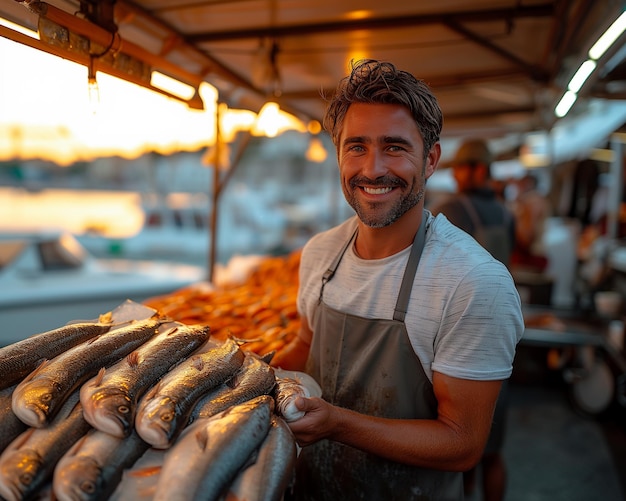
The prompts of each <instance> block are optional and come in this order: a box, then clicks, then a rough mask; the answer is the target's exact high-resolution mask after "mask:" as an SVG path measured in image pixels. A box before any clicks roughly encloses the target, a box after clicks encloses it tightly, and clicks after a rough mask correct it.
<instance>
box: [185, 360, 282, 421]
mask: <svg viewBox="0 0 626 501" xmlns="http://www.w3.org/2000/svg"><path fill="white" fill-rule="evenodd" d="M275 384H276V376H275V375H274V369H273V367H271V366H270V365H269V364H268V363H267V362H266V358H265V357H259V356H258V355H256V354H255V353H252V352H246V358H245V360H244V363H243V365H242V366H241V368H240V369H239V370H238V371H237V373H236V374H235V375H234V376H233V377H232V378H231V379H230V380H228V381H226V382H225V383H223V384H221V385H220V386H217V387H216V388H214V389H213V390H212V391H210V392H208V393H207V394H206V395H205V396H203V397H202V399H200V400H199V401H198V404H197V405H196V407H195V408H194V409H193V411H192V413H191V416H190V418H191V419H192V420H193V419H198V418H206V417H211V416H213V415H215V414H217V413H218V412H221V411H223V410H225V409H228V408H229V407H231V406H233V405H237V404H240V403H242V402H245V401H247V400H251V399H252V398H254V397H257V396H259V395H267V394H269V393H270V392H271V391H272V389H273V388H274V385H275Z"/></svg>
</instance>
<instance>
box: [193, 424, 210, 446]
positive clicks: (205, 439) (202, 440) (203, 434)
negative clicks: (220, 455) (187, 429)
mask: <svg viewBox="0 0 626 501" xmlns="http://www.w3.org/2000/svg"><path fill="white" fill-rule="evenodd" d="M196 442H197V443H198V446H199V447H200V450H201V451H203V452H204V451H206V449H207V447H208V445H209V433H208V432H207V430H206V426H202V427H201V428H200V429H199V430H198V431H197V432H196Z"/></svg>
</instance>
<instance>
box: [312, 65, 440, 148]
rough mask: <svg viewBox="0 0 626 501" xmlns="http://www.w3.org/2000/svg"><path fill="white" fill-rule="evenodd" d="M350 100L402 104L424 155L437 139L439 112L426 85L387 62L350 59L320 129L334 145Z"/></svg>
mask: <svg viewBox="0 0 626 501" xmlns="http://www.w3.org/2000/svg"><path fill="white" fill-rule="evenodd" d="M353 103H368V104H399V105H402V106H406V107H407V108H408V109H409V111H410V112H411V116H413V118H414V120H415V124H416V125H417V128H418V130H419V131H420V134H421V135H422V140H423V141H424V154H425V155H426V154H427V153H428V152H429V151H430V149H431V148H432V147H433V146H434V145H435V143H437V142H438V141H439V136H440V134H441V129H442V127H443V113H442V112H441V108H440V107H439V103H438V102H437V98H436V97H435V95H434V94H433V93H432V91H431V89H430V87H428V85H427V84H426V83H425V82H424V81H423V80H419V79H417V78H415V77H414V76H413V75H411V74H410V73H408V72H406V71H402V70H398V69H396V67H395V66H394V65H393V64H392V63H389V62H384V61H377V60H375V59H364V60H361V61H357V62H354V61H353V62H352V71H351V73H350V75H348V76H346V77H344V78H343V79H342V80H341V81H340V82H339V84H338V86H337V90H336V91H335V94H334V95H333V96H332V98H331V99H330V102H329V104H328V107H327V109H326V114H325V116H324V122H323V123H324V128H325V129H326V130H327V131H328V132H329V133H330V135H331V137H332V139H333V142H334V143H335V145H336V144H337V141H338V138H339V133H340V130H341V127H342V126H343V120H344V118H345V116H346V112H347V111H348V108H349V107H350V105H351V104H353Z"/></svg>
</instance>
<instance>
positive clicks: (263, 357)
mask: <svg viewBox="0 0 626 501" xmlns="http://www.w3.org/2000/svg"><path fill="white" fill-rule="evenodd" d="M274 355H276V350H272V351H270V352H268V353H265V354H263V355H261V360H263V362H265V363H266V364H269V363H270V362H271V361H272V358H274Z"/></svg>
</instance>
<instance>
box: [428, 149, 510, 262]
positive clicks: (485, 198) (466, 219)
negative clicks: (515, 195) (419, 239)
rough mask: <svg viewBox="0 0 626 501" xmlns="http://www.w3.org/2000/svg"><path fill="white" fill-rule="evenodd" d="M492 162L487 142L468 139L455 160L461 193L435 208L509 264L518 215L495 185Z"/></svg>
mask: <svg viewBox="0 0 626 501" xmlns="http://www.w3.org/2000/svg"><path fill="white" fill-rule="evenodd" d="M491 163H492V154H491V151H490V150H489V147H488V146H487V143H486V142H485V141H483V140H481V139H469V140H466V141H464V142H463V143H462V144H461V146H460V147H459V149H458V150H457V151H456V154H455V155H454V158H453V160H452V175H453V177H454V180H455V181H456V186H457V194H456V195H455V196H454V197H450V198H449V199H447V200H446V201H445V202H443V203H442V204H441V205H439V206H437V207H432V208H431V210H432V212H433V214H438V213H443V214H445V215H446V217H447V218H448V220H449V221H450V222H451V223H452V224H454V225H455V226H458V227H459V228H461V229H462V230H465V231H466V232H467V233H469V234H470V235H472V236H473V237H474V238H475V239H476V240H477V241H478V243H480V244H481V245H482V246H483V247H484V248H485V249H487V250H488V251H489V252H490V253H491V255H492V256H493V257H495V258H496V259H498V260H499V261H501V262H502V263H504V264H505V265H506V266H507V267H508V266H509V265H510V260H511V254H512V252H513V247H514V244H515V218H514V216H513V214H512V213H511V212H510V211H509V210H508V209H507V207H506V206H505V204H504V202H502V201H501V200H500V199H499V198H498V197H497V194H496V192H495V191H494V189H493V187H492V182H493V181H492V178H491Z"/></svg>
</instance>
